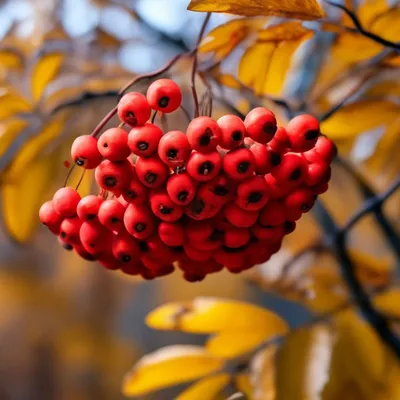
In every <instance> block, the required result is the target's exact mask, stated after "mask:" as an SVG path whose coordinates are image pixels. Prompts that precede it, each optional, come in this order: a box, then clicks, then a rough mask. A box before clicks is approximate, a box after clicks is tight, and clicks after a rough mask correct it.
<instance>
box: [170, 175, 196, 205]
mask: <svg viewBox="0 0 400 400" xmlns="http://www.w3.org/2000/svg"><path fill="white" fill-rule="evenodd" d="M196 186H197V184H196V182H195V181H194V180H193V178H191V177H190V175H189V174H187V173H181V174H174V175H171V176H170V177H169V178H168V181H167V192H168V195H169V197H170V198H171V200H172V201H173V202H174V203H176V204H179V205H182V206H186V205H188V204H190V202H191V201H192V200H193V199H194V197H195V195H196Z"/></svg>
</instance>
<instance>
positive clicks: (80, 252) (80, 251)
mask: <svg viewBox="0 0 400 400" xmlns="http://www.w3.org/2000/svg"><path fill="white" fill-rule="evenodd" d="M74 250H75V252H76V254H78V256H79V257H81V258H83V259H84V260H86V261H96V260H97V257H96V256H95V255H94V254H90V253H89V252H88V251H86V250H85V248H84V247H83V245H82V244H75V245H74Z"/></svg>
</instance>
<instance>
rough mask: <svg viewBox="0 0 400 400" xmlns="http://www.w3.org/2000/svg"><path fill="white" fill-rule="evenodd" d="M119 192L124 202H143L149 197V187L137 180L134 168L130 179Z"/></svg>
mask: <svg viewBox="0 0 400 400" xmlns="http://www.w3.org/2000/svg"><path fill="white" fill-rule="evenodd" d="M121 194H122V198H123V199H124V200H125V202H126V203H130V204H143V203H144V202H145V201H146V200H147V199H148V197H149V189H148V188H147V187H146V186H144V185H143V184H142V183H141V182H140V181H139V179H138V177H137V175H136V172H135V170H133V173H132V179H131V181H130V183H129V185H128V186H127V187H126V188H125V189H123V190H122V192H121ZM126 205H127V204H126Z"/></svg>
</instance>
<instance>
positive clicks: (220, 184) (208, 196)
mask: <svg viewBox="0 0 400 400" xmlns="http://www.w3.org/2000/svg"><path fill="white" fill-rule="evenodd" d="M235 187H236V185H235V183H234V182H233V181H232V180H231V179H229V178H228V177H227V176H225V175H224V174H219V175H218V176H217V177H215V178H214V179H212V180H211V181H208V182H205V183H203V184H201V185H200V186H199V188H198V191H197V193H198V195H199V197H201V198H202V199H204V201H205V202H206V203H207V204H215V205H221V206H222V205H224V204H226V203H228V202H229V201H231V200H232V199H233V197H234V195H235Z"/></svg>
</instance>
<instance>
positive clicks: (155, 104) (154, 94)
mask: <svg viewBox="0 0 400 400" xmlns="http://www.w3.org/2000/svg"><path fill="white" fill-rule="evenodd" d="M147 101H148V102H149V104H150V107H151V108H152V109H153V110H158V111H161V112H163V113H171V112H173V111H175V110H177V109H178V108H179V106H180V105H181V103H182V92H181V89H180V88H179V86H178V85H177V84H176V83H175V82H174V81H172V80H170V79H158V80H156V81H154V82H153V83H152V84H151V85H150V86H149V88H148V89H147Z"/></svg>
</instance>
